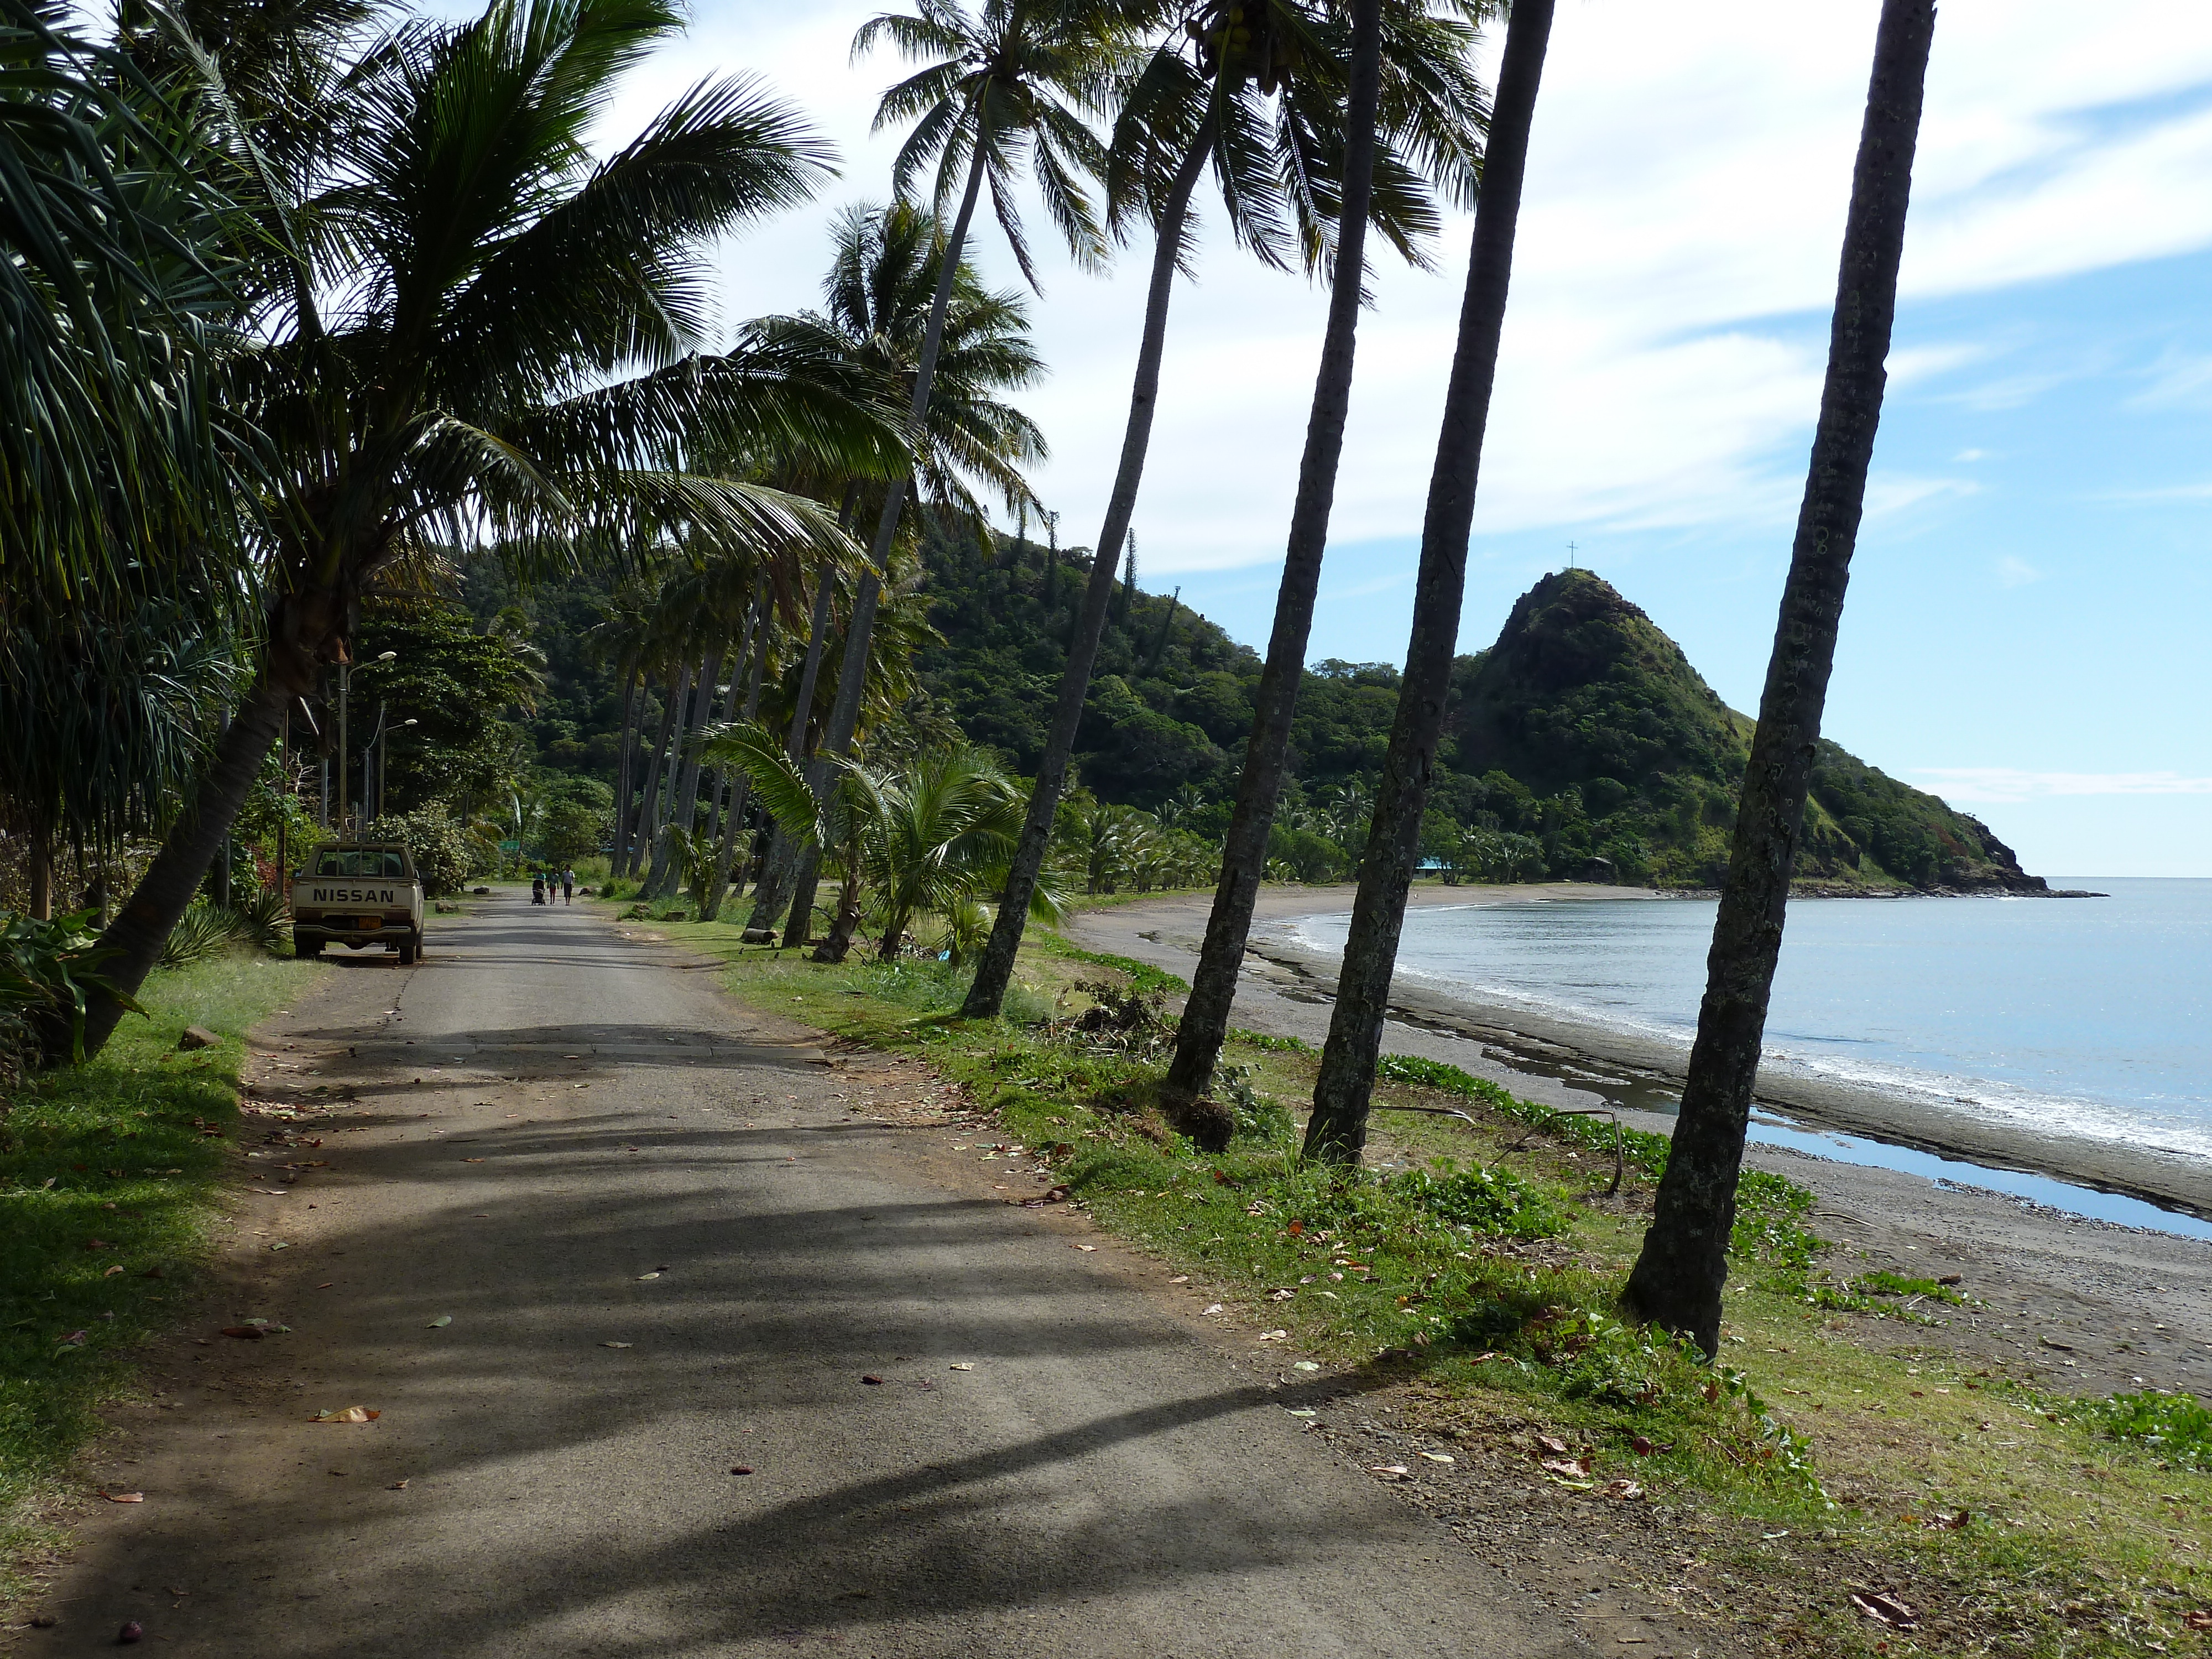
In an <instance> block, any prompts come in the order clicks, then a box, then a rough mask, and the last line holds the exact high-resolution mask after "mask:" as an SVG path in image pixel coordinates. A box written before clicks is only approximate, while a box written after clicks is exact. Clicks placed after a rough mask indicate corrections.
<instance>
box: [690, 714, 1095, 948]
mask: <svg viewBox="0 0 2212 1659" xmlns="http://www.w3.org/2000/svg"><path fill="white" fill-rule="evenodd" d="M708 754H709V755H710V756H712V757H714V759H715V760H717V761H718V762H719V763H723V764H726V765H731V766H734V767H737V768H739V769H743V770H744V772H745V773H746V775H748V776H749V777H750V780H751V781H752V784H753V787H754V788H755V789H757V791H758V792H759V793H760V796H761V799H762V802H763V805H765V806H767V807H768V809H769V811H770V812H771V813H773V814H774V815H775V817H776V819H777V820H778V821H779V822H780V823H782V824H783V826H784V827H785V829H787V831H788V832H789V833H790V834H791V836H792V837H793V840H795V841H797V842H801V843H802V844H805V845H808V846H811V847H813V848H817V849H818V850H819V851H820V852H821V853H822V854H823V856H824V857H825V859H827V860H828V861H829V863H830V864H831V865H832V866H835V867H836V870H837V872H838V874H839V876H840V878H841V884H840V890H839V896H838V902H837V919H836V922H835V923H834V924H833V926H832V927H831V931H830V934H829V938H828V939H824V940H823V943H822V945H821V946H820V947H819V949H818V950H817V952H816V955H817V959H819V960H823V961H829V962H836V961H842V959H843V957H844V956H845V954H846V952H847V951H848V950H849V949H850V948H851V945H852V940H853V937H854V933H855V932H856V930H857V929H858V927H859V925H860V916H861V914H862V909H863V904H864V900H865V901H866V902H867V903H868V904H870V905H872V908H874V910H875V911H876V914H877V920H878V921H879V922H880V924H881V927H882V936H881V939H880V942H879V944H878V955H879V956H881V957H883V958H884V959H885V960H889V959H890V958H891V957H895V956H896V955H897V954H898V952H899V950H900V948H901V945H902V941H903V939H904V938H905V935H906V930H907V926H908V923H909V922H911V921H914V920H915V917H916V916H919V915H934V916H937V917H939V918H940V919H941V920H942V921H944V923H945V939H944V941H943V946H942V948H945V949H948V950H952V949H957V948H958V946H959V945H960V942H961V938H962V935H963V931H965V929H964V927H963V924H965V923H966V922H967V921H968V920H969V915H970V913H971V911H972V909H973V908H974V906H975V902H976V900H977V897H978V896H979V895H981V894H982V893H986V892H987V891H989V890H991V889H992V888H993V887H994V886H995V885H996V884H998V883H999V882H1000V881H1001V880H1003V879H1004V878H1005V874H1006V859H1007V856H1008V855H1009V854H1011V853H1012V850H1013V845H1014V831H1015V829H1017V827H1018V825H1019V824H1020V823H1021V799H1020V795H1019V793H1018V791H1017V790H1016V789H1015V787H1014V785H1013V781H1012V780H1011V779H1010V778H1008V777H1007V776H1006V774H1005V773H1004V772H1003V771H1001V770H1000V769H999V766H998V763H996V762H995V761H994V760H993V759H992V758H991V757H989V756H987V755H986V754H984V753H982V752H981V751H980V750H975V749H970V748H969V747H967V746H966V745H964V744H955V745H952V746H951V747H947V748H942V749H936V750H929V751H927V752H925V753H922V754H920V755H917V756H915V757H913V758H911V759H910V760H908V761H907V762H904V763H896V764H890V765H875V764H871V763H865V762H854V761H832V762H831V763H830V770H831V772H832V773H833V775H834V781H833V783H832V786H831V787H829V789H827V790H826V791H821V792H818V793H817V790H816V788H815V786H814V785H813V783H812V781H811V780H810V778H809V777H808V775H806V773H805V772H803V771H801V770H800V769H799V767H798V766H797V765H796V764H795V763H793V761H792V759H791V757H789V756H788V755H787V754H786V753H785V752H784V750H783V748H782V746H781V744H778V743H777V742H776V740H775V738H774V736H773V735H771V734H770V733H769V732H767V731H766V730H764V729H763V728H762V727H761V726H757V725H755V724H753V723H751V722H750V721H744V720H739V721H733V722H731V723H729V724H727V725H725V726H720V727H718V728H717V729H716V731H715V732H714V734H713V735H712V736H711V737H710V738H708ZM1060 903H1061V900H1060V895H1059V894H1058V893H1057V892H1056V891H1054V890H1049V889H1041V890H1040V891H1039V894H1038V896H1037V898H1036V904H1037V906H1038V911H1039V915H1041V916H1042V917H1044V918H1046V919H1048V920H1049V919H1053V918H1056V917H1057V916H1058V915H1059V914H1060Z"/></svg>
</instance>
